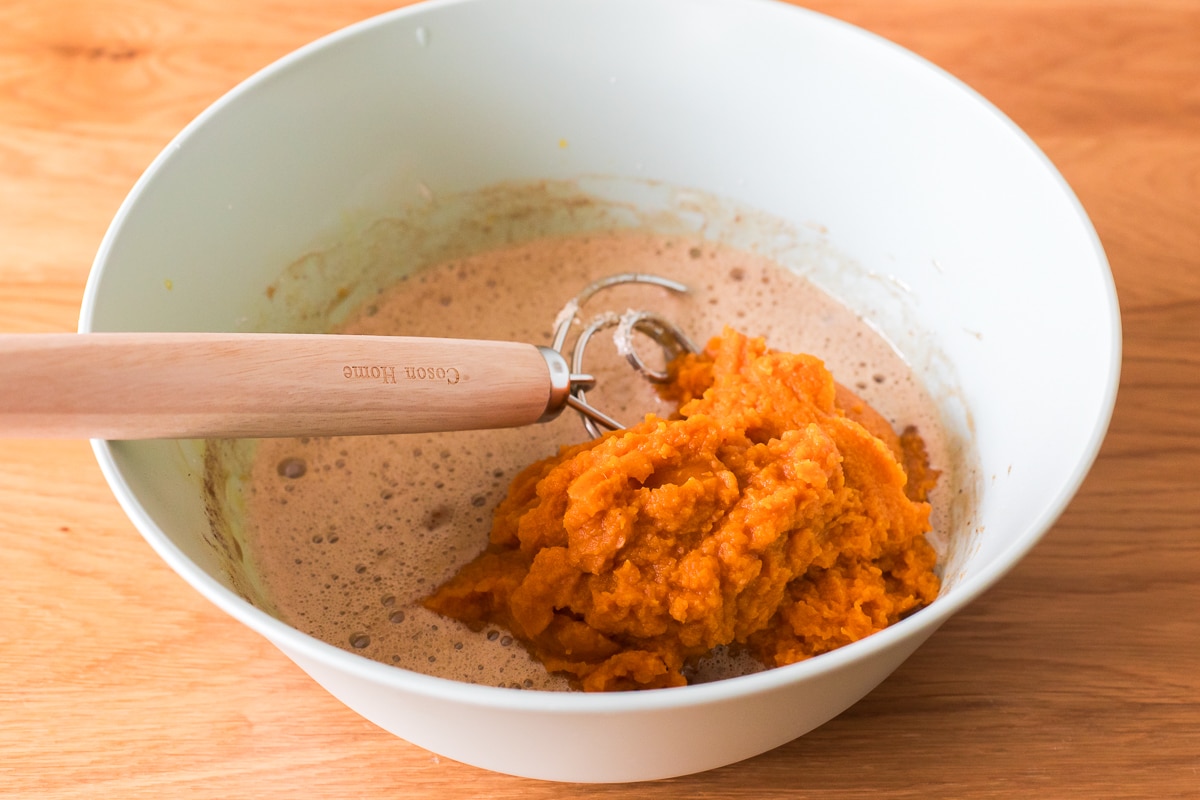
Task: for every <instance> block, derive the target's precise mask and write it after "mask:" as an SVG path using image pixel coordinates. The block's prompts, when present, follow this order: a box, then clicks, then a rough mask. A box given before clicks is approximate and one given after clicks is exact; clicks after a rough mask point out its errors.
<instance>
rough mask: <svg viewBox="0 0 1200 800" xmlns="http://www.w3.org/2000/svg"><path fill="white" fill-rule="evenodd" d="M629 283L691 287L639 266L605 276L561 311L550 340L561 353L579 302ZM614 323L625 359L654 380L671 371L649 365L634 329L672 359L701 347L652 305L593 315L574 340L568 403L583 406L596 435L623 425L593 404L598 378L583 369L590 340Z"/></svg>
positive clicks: (582, 411) (683, 289)
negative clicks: (639, 269)
mask: <svg viewBox="0 0 1200 800" xmlns="http://www.w3.org/2000/svg"><path fill="white" fill-rule="evenodd" d="M628 283H646V284H650V285H653V286H659V287H662V288H664V289H669V290H671V291H673V292H686V291H687V290H688V288H687V286H686V285H685V284H682V283H679V282H678V281H673V280H671V279H670V278H663V277H661V276H658V275H649V274H645V273H639V272H623V273H621V274H618V275H612V276H609V277H607V278H602V279H601V280H598V281H596V282H595V283H592V284H590V285H589V286H587V287H586V288H585V289H584V290H583V291H582V292H580V293H579V294H578V295H576V296H575V297H574V298H572V299H571V300H570V301H569V302H568V303H567V304H566V306H564V307H563V310H562V311H560V312H559V314H558V318H557V319H556V320H555V330H554V342H553V344H552V345H551V346H552V347H553V348H554V349H555V350H556V351H558V352H559V353H562V351H563V347H564V346H565V345H566V341H567V336H568V334H569V332H570V329H571V326H572V325H573V324H574V323H575V321H576V320H577V319H578V318H579V310H580V308H581V307H582V306H583V305H584V303H586V302H587V301H588V300H589V299H591V297H592V296H593V295H595V294H596V293H597V292H599V291H601V290H603V289H607V288H609V287H612V286H619V285H622V284H628ZM613 327H615V328H616V329H617V331H616V334H615V335H614V337H613V339H614V342H615V344H616V346H617V351H618V352H619V353H621V354H622V355H624V356H625V359H626V360H627V361H628V362H629V363H630V365H632V366H633V368H634V369H635V370H637V371H638V373H639V374H640V375H642V376H643V377H645V378H646V379H647V380H649V381H651V382H652V383H665V382H666V381H667V380H669V376H668V375H667V373H666V372H665V371H663V370H657V369H653V368H651V367H649V366H647V364H646V363H645V361H643V360H642V358H641V356H640V355H638V353H637V351H636V350H635V349H634V347H633V333H634V331H637V332H639V333H642V334H645V335H646V336H649V337H650V339H651V340H653V341H654V342H655V343H656V344H657V345H658V346H659V347H661V348H662V350H663V356H664V358H665V360H666V362H667V363H669V362H670V361H671V360H672V359H673V358H675V357H677V356H679V355H682V354H683V353H694V352H696V346H695V344H693V343H692V340H691V339H689V338H688V336H687V334H685V333H684V332H683V331H682V330H681V329H680V328H679V326H677V325H675V324H674V323H673V322H671V321H670V320H668V319H666V318H664V317H662V316H661V315H659V314H656V313H654V312H652V311H638V310H632V309H631V310H629V311H626V312H625V313H624V314H621V315H617V314H615V313H613V312H611V311H609V312H605V313H603V314H600V315H598V316H596V317H595V318H593V319H592V321H591V322H589V323H588V324H587V325H585V326H584V328H583V330H582V331H581V332H580V334H579V337H578V338H577V339H576V340H575V346H574V347H573V348H572V350H571V389H570V394H569V395H568V397H567V405H569V406H571V408H573V409H575V410H576V411H578V412H579V414H580V416H581V417H583V426H584V428H586V429H587V432H588V434H589V435H590V436H592V437H593V438H599V437H600V436H603V435H604V433H605V432H606V431H615V430H620V429H621V428H623V427H624V426H623V425H622V424H621V423H620V422H618V421H616V420H615V419H613V418H612V417H610V416H609V415H607V414H605V413H604V412H603V411H600V410H599V409H597V408H595V407H594V406H591V405H589V404H588V402H587V394H586V390H587V389H590V388H591V387H592V386H593V385H595V379H594V378H592V376H590V375H588V374H587V373H585V372H584V371H583V356H584V352H585V351H586V350H587V344H588V342H589V341H590V340H591V338H592V337H593V336H594V335H596V334H597V333H599V332H600V331H602V330H605V329H606V328H613Z"/></svg>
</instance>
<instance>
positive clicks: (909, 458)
mask: <svg viewBox="0 0 1200 800" xmlns="http://www.w3.org/2000/svg"><path fill="white" fill-rule="evenodd" d="M672 366H673V382H672V384H671V385H670V386H669V387H668V388H667V389H666V393H667V394H668V395H669V396H670V397H672V398H673V399H676V400H678V401H679V404H680V406H679V411H678V413H677V415H676V416H675V417H673V418H671V419H662V418H659V417H656V416H654V415H649V416H647V417H646V419H645V420H644V421H643V422H642V423H641V424H639V425H636V426H634V427H632V428H629V429H626V430H622V431H616V432H613V433H610V434H608V435H606V436H604V437H603V438H600V439H597V440H595V441H591V442H586V443H584V444H580V445H576V446H573V447H566V448H564V449H563V450H562V451H561V452H560V453H559V454H558V455H557V456H555V457H553V458H549V459H546V460H544V461H539V462H537V463H535V464H533V465H531V466H529V467H528V468H526V469H525V470H524V471H523V472H521V473H520V474H519V475H518V476H517V477H516V479H515V480H514V481H513V483H512V486H511V487H510V490H509V494H508V496H507V497H506V498H505V500H504V501H502V502H501V503H500V505H499V506H498V507H497V509H496V512H495V516H494V520H493V527H492V532H491V542H490V545H489V546H488V548H487V550H486V551H484V552H483V553H482V554H481V555H479V556H478V557H477V558H476V559H475V560H473V561H471V562H470V563H468V564H467V565H465V566H464V567H463V568H462V569H461V570H460V571H459V572H458V574H456V575H455V576H454V577H453V578H451V579H450V580H449V581H448V582H447V583H445V584H444V585H442V586H441V587H440V588H439V589H437V591H436V592H435V593H434V594H433V595H432V596H430V597H429V598H427V600H426V601H425V604H426V606H427V607H428V608H430V609H432V610H434V611H436V612H439V613H441V614H443V615H445V616H448V617H452V618H454V619H458V620H460V621H463V622H465V623H467V624H469V625H472V626H476V627H478V626H483V625H486V624H494V625H500V626H503V627H505V628H507V629H508V630H510V631H511V632H512V633H513V635H514V636H515V637H516V638H517V639H519V640H520V641H521V642H523V643H524V644H525V646H526V647H527V648H528V649H529V650H530V651H531V652H532V653H533V654H534V655H535V656H536V657H537V658H538V659H539V660H541V661H542V662H543V663H544V664H545V666H546V668H547V669H549V670H552V671H561V672H564V673H567V674H568V675H569V676H572V677H573V679H574V681H575V682H576V683H577V685H578V686H580V687H581V688H583V689H585V690H590V691H602V690H624V689H642V688H658V687H667V686H680V685H683V684H685V683H686V682H687V681H686V678H685V676H684V670H685V668H686V666H687V665H688V664H690V663H692V662H694V661H696V660H697V659H699V658H701V657H702V656H704V655H705V654H706V653H708V652H709V651H711V650H712V649H713V648H714V647H717V646H719V645H727V646H732V647H734V648H745V649H746V650H747V651H748V652H749V653H750V654H752V655H753V656H755V657H756V658H757V659H759V660H760V661H762V662H763V663H764V664H765V665H767V666H779V665H783V664H790V663H793V662H796V661H800V660H802V659H805V658H808V657H810V656H813V655H816V654H818V653H822V652H825V651H827V650H831V649H833V648H836V647H839V646H841V645H844V644H847V643H849V642H853V641H855V640H857V639H861V638H863V637H864V636H867V635H869V634H871V633H873V632H875V631H878V630H880V629H882V628H884V627H886V626H888V625H890V624H892V623H894V622H896V621H897V620H898V619H900V618H901V617H902V616H905V615H907V614H908V613H911V612H912V611H914V610H916V609H918V608H920V607H922V606H923V605H925V604H927V603H930V602H932V601H933V599H934V598H935V597H936V595H937V592H938V586H939V581H938V578H937V576H936V574H935V573H934V566H935V562H936V557H935V554H934V551H933V548H932V547H931V546H930V545H929V544H928V543H927V542H926V540H925V536H924V534H925V532H926V531H928V530H929V512H930V509H929V505H928V503H927V502H926V500H925V498H926V493H927V492H928V490H929V489H930V488H932V486H933V484H934V482H935V481H936V479H937V473H936V472H935V471H933V470H931V469H929V467H928V464H927V458H926V456H925V450H924V445H923V443H922V441H921V439H920V437H919V436H918V435H917V434H916V432H915V431H913V430H911V429H910V430H908V431H906V432H905V433H904V434H903V435H900V436H898V435H897V434H896V433H895V432H894V431H892V429H891V428H890V426H889V425H888V423H887V421H886V420H884V419H883V418H882V417H881V416H880V415H879V414H877V413H876V412H875V411H874V410H872V409H871V408H870V407H869V406H867V405H866V403H864V402H863V401H862V400H860V399H859V398H858V397H857V396H855V395H854V394H853V393H851V392H850V391H848V390H846V389H845V388H843V387H841V386H840V385H838V384H836V383H835V382H834V380H833V377H832V376H831V375H830V374H829V372H828V370H826V368H825V366H824V365H823V363H822V362H821V361H820V360H819V359H817V358H815V357H813V356H809V355H798V354H789V353H779V352H772V351H769V350H768V349H767V347H766V344H765V342H764V341H763V340H762V339H751V338H747V337H746V336H743V335H742V334H740V333H737V332H735V331H733V330H731V329H729V328H726V329H725V331H724V332H723V333H722V335H721V336H719V337H717V338H714V339H713V340H712V341H711V342H709V344H708V346H707V348H706V350H705V352H704V353H702V354H699V355H691V356H684V357H682V358H681V359H679V360H677V362H676V363H675V364H673V365H672Z"/></svg>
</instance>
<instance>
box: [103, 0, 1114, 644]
mask: <svg viewBox="0 0 1200 800" xmlns="http://www.w3.org/2000/svg"><path fill="white" fill-rule="evenodd" d="M534 181H543V182H544V183H542V184H539V185H537V186H536V188H535V189H531V188H530V182H534ZM496 187H499V188H496ZM506 187H507V188H506ZM514 187H518V188H514ZM530 191H536V192H541V195H540V196H541V197H542V198H543V200H542V201H541V204H540V205H538V206H537V213H536V214H533V215H532V216H531V217H527V219H532V220H533V222H527V223H525V224H526V227H525V228H524V229H523V230H524V234H528V235H536V234H537V233H539V232H553V231H565V230H578V229H580V228H586V227H587V226H592V225H597V226H604V225H617V224H620V225H650V226H652V227H653V226H655V225H657V226H659V227H663V226H667V227H670V226H676V227H679V228H681V229H689V228H690V229H691V230H693V231H696V232H699V233H700V234H702V235H704V236H708V237H710V238H714V239H721V240H724V241H728V242H730V243H733V244H736V245H741V246H754V247H756V248H758V249H760V250H763V251H766V252H768V253H770V254H773V255H775V256H777V257H778V258H779V259H780V260H781V261H783V262H785V263H787V264H789V265H790V266H793V267H794V268H796V269H799V270H801V271H803V272H805V273H806V274H807V275H809V276H810V277H811V278H812V280H814V281H815V282H816V283H818V284H819V285H821V286H823V287H824V288H826V289H827V290H828V291H829V292H831V293H832V294H834V295H835V296H837V297H839V298H841V299H842V300H843V301H844V302H845V303H847V304H848V305H850V306H851V307H852V308H854V309H855V310H857V311H858V312H860V313H861V314H862V315H863V316H864V317H865V318H867V319H868V320H870V321H871V323H872V324H873V325H875V326H876V327H877V328H878V329H880V330H881V331H882V332H883V333H884V334H885V335H886V336H888V337H889V338H890V339H891V341H892V342H893V343H894V344H895V345H896V347H897V348H898V349H899V350H900V351H901V352H902V353H904V354H905V356H906V357H908V358H909V360H910V362H911V363H912V364H913V365H914V367H915V368H916V369H917V371H918V373H919V374H921V375H922V376H923V377H924V379H925V380H926V383H927V386H928V388H929V389H930V391H931V393H932V394H933V395H934V397H935V399H936V400H937V401H938V403H939V405H940V407H941V408H942V412H943V417H944V421H945V424H946V426H947V428H948V429H949V430H950V431H952V432H953V434H954V435H955V436H956V437H957V438H958V440H959V441H960V442H962V445H963V452H962V458H963V463H964V464H967V463H970V464H972V465H974V471H972V472H970V473H969V474H964V476H963V477H962V485H963V486H964V487H965V488H966V489H967V490H969V492H970V503H969V505H964V506H963V507H962V513H961V515H960V516H959V517H958V518H957V521H956V523H955V525H956V530H954V531H953V532H952V536H951V538H952V540H953V548H952V552H951V558H950V561H949V563H948V565H947V578H948V588H947V590H946V591H945V592H944V596H943V598H942V599H940V600H939V604H944V606H943V610H942V611H938V612H937V614H936V615H935V616H938V615H940V616H939V617H938V618H941V619H944V616H945V615H948V614H949V613H950V612H951V611H952V610H953V608H955V607H957V606H958V605H960V604H961V602H965V601H966V600H968V599H970V597H973V596H974V595H976V594H978V592H980V591H982V589H983V588H984V587H985V586H986V585H987V584H988V583H990V582H991V581H993V580H994V579H995V578H996V577H997V576H998V575H999V574H1001V573H1003V572H1004V571H1005V570H1006V569H1008V568H1009V567H1010V566H1011V565H1012V564H1013V563H1014V562H1015V561H1016V559H1017V558H1018V557H1019V556H1020V555H1021V554H1023V553H1024V552H1025V551H1026V550H1027V549H1028V548H1029V547H1030V546H1032V544H1033V543H1034V542H1035V541H1036V540H1037V538H1038V537H1039V536H1040V535H1041V533H1042V532H1043V531H1044V530H1045V528H1046V527H1048V526H1049V524H1050V523H1051V522H1052V521H1053V519H1054V518H1055V517H1056V516H1057V514H1058V513H1059V512H1060V511H1061V510H1062V508H1063V506H1064V505H1065V503H1066V502H1067V500H1068V499H1069V498H1070V496H1071V495H1072V494H1073V492H1074V490H1075V488H1076V487H1077V486H1078V483H1079V481H1080V480H1082V477H1083V474H1084V473H1085V472H1086V469H1087V467H1088V466H1089V465H1090V462H1091V460H1092V458H1093V457H1094V455H1095V452H1096V450H1097V448H1098V446H1099V441H1100V438H1101V437H1102V435H1103V432H1104V428H1105V426H1106V423H1107V420H1108V415H1109V413H1110V411H1111V408H1112V403H1113V399H1114V393H1115V386H1116V371H1117V364H1118V358H1119V323H1118V319H1117V312H1116V302H1115V295H1114V292H1113V286H1112V280H1111V275H1110V273H1109V271H1108V268H1107V264H1106V262H1105V258H1104V255H1103V252H1102V250H1101V249H1100V246H1099V243H1098V241H1097V238H1096V236H1095V233H1094V231H1093V229H1092V227H1091V225H1090V223H1089V222H1088V220H1087V218H1086V215H1085V214H1084V213H1083V211H1082V209H1081V208H1080V206H1079V204H1078V202H1077V201H1076V200H1075V198H1074V196H1073V195H1072V193H1071V192H1070V190H1069V189H1068V187H1067V186H1066V185H1065V183H1064V182H1063V180H1062V179H1061V177H1060V176H1059V175H1058V173H1057V172H1056V171H1055V170H1054V169H1053V167H1052V166H1051V165H1050V164H1049V163H1048V161H1047V160H1046V159H1045V158H1044V157H1043V156H1042V155H1041V153H1040V152H1039V151H1038V150H1037V149H1036V148H1035V147H1034V146H1033V145H1032V144H1031V143H1030V141H1029V140H1028V139H1027V138H1026V137H1025V136H1024V135H1023V134H1022V133H1021V132H1020V131H1019V130H1018V129H1017V128H1016V127H1015V126H1013V125H1012V124H1011V123H1010V122H1008V121H1007V120H1006V119H1005V118H1004V117H1003V116H1002V115H1000V114H999V113H998V112H997V111H996V110H995V109H993V108H992V107H991V106H989V105H988V104H987V103H985V102H984V101H982V100H981V99H980V98H979V97H977V96H976V95H975V94H974V93H973V92H971V91H970V90H969V89H967V88H966V87H964V86H962V85H961V84H959V83H958V82H957V81H955V80H954V79H952V78H950V77H949V76H947V75H945V74H944V73H942V72H940V71H939V70H938V69H936V68H934V67H932V66H930V65H929V64H927V63H925V62H923V61H921V60H920V59H917V58H916V57H914V56H912V55H911V54H909V53H907V52H905V51H903V50H901V49H899V48H896V47H894V46H892V45H890V44H887V43H886V42H883V41H881V40H879V39H877V38H876V37H873V36H871V35H869V34H865V33H863V32H862V31H859V30H857V29H854V28H852V27H850V26H847V25H843V24H841V23H838V22H835V21H832V20H830V19H827V18H824V17H821V16H819V15H816V14H812V13H809V12H806V11H802V10H799V9H795V8H792V7H785V6H783V5H777V4H774V3H769V2H753V1H752V2H746V3H727V2H719V0H658V1H657V2H654V3H649V4H647V3H643V2H641V0H602V1H601V0H584V2H577V3H558V2H549V1H547V0H492V1H490V2H441V3H438V2H434V3H429V4H424V5H421V6H417V7H414V8H411V9H404V10H401V11H398V12H394V13H392V14H389V15H385V16H383V17H380V18H377V19H374V20H369V21H367V22H366V23H363V24H360V25H358V26H355V27H353V28H351V29H348V30H346V31H343V32H341V33H338V34H335V35H333V36H331V37H328V38H327V39H324V40H322V41H320V42H318V43H316V44H314V45H312V46H309V47H308V48H305V49H303V50H301V51H299V52H298V53H296V54H293V55H292V56H290V57H288V58H285V59H284V60H282V61H281V62H279V63H278V64H276V65H274V66H272V67H271V68H269V69H267V70H265V71H264V72H263V73H261V74H259V75H257V76H255V77H254V78H252V79H250V80H249V81H247V82H246V83H245V84H243V85H242V86H240V87H238V88H237V89H236V90H234V91H233V92H232V93H231V94H230V95H228V96H227V97H225V98H224V99H222V100H221V101H220V102H218V103H217V104H215V105H214V106H213V107H212V108H211V109H209V110H208V111H207V112H205V113H204V114H203V115H202V116H201V117H200V118H199V119H197V120H196V122H195V123H193V124H192V125H191V126H189V128H188V129H186V130H185V131H184V132H183V133H182V134H181V135H180V137H179V138H178V139H176V140H175V141H174V142H173V143H172V144H171V145H170V146H169V147H168V148H167V149H166V150H165V151H164V152H163V154H162V155H161V156H160V158H159V159H158V160H157V161H156V162H155V163H154V164H153V165H152V166H151V168H150V169H149V170H148V171H147V173H146V175H145V176H144V177H143V179H142V180H141V181H140V182H139V184H138V185H137V186H136V187H135V189H134V191H133V192H132V193H131V194H130V196H129V198H128V200H127V201H126V203H125V205H124V206H123V207H122V209H121V210H120V212H119V214H118V216H117V218H116V219H115V221H114V223H113V226H112V228H111V229H110V231H109V233H108V235H107V237H106V238H105V240H104V243H103V245H102V247H101V250H100V252H99V254H98V256H97V259H96V264H95V268H94V270H93V275H92V279H91V281H90V283H89V287H88V291H87V295H86V298H85V302H84V308H83V314H82V318H81V329H82V330H97V331H103V330H250V329H262V330H319V329H323V328H324V327H326V326H328V324H330V323H331V322H333V321H336V314H337V313H338V312H337V311H334V312H327V311H323V310H319V309H323V308H324V307H325V306H326V305H327V303H326V302H325V300H327V298H328V296H329V292H330V290H331V288H333V287H337V286H347V287H349V289H350V296H349V298H348V299H347V302H346V304H345V306H347V307H348V306H350V305H352V304H353V302H354V300H355V299H357V298H359V297H365V296H366V295H367V294H369V293H370V292H371V291H373V290H374V288H376V287H377V286H378V285H379V284H380V283H381V282H386V280H388V279H389V278H390V279H394V278H395V277H396V275H398V274H399V272H401V271H404V270H411V269H417V268H420V267H421V266H422V265H423V264H426V263H429V262H430V261H433V260H437V259H439V258H441V257H444V256H446V255H449V254H454V253H456V252H460V251H461V250H462V249H463V248H474V247H480V246H486V245H487V244H488V243H489V242H488V241H487V238H486V237H483V238H479V237H476V238H474V239H463V238H462V237H461V236H459V234H460V233H461V231H462V230H463V229H464V228H463V225H462V222H463V220H464V219H468V218H471V215H473V214H479V213H490V212H494V211H495V209H496V208H497V207H499V206H502V205H503V204H504V203H509V204H510V205H511V206H512V207H513V208H519V206H520V202H522V201H521V198H526V200H527V199H528V197H529V196H530V195H529V194H528V193H529V192H530ZM523 192H524V194H522V193H523ZM573 193H578V194H586V195H588V196H590V197H593V198H600V199H601V200H602V201H603V202H599V203H597V206H596V207H597V208H598V209H601V211H597V213H596V215H595V216H593V217H588V218H586V219H581V218H579V217H578V216H572V215H571V214H569V213H567V212H565V211H564V208H565V207H566V205H565V204H564V203H563V202H562V201H563V200H564V198H566V197H568V196H572V195H573ZM514 198H516V199H515V200H514ZM501 216H503V215H501ZM381 219H390V220H406V221H407V222H406V223H405V226H406V227H405V230H406V231H407V233H406V234H405V237H407V238H402V239H398V240H396V241H392V242H390V243H389V244H387V245H386V247H384V248H383V249H382V250H380V248H379V247H378V246H373V247H366V246H364V247H361V248H359V249H357V250H355V249H354V248H353V247H351V248H350V249H349V250H347V249H346V245H345V243H346V242H363V241H368V240H370V241H375V240H371V239H370V237H367V236H366V232H369V231H371V230H373V226H375V225H376V224H377V223H378V221H379V220H381ZM514 224H515V223H514ZM375 230H376V231H377V229H375ZM339 248H341V249H339ZM330 252H337V253H340V254H341V255H340V256H339V257H338V258H336V259H330V258H324V257H321V256H320V254H322V253H326V254H327V253H330ZM314 254H317V255H314ZM297 265H299V266H297ZM289 269H290V270H291V273H288V270H289ZM287 274H290V275H291V276H292V278H295V280H290V282H288V283H287V287H288V291H289V292H290V294H289V296H288V300H287V302H286V303H268V302H266V300H265V299H264V298H265V290H266V287H268V286H271V285H273V284H277V283H278V282H279V280H280V277H281V276H282V275H287ZM279 309H283V310H282V311H280V310H279ZM97 450H98V453H99V454H100V457H101V462H102V464H103V465H104V466H105V469H106V474H107V476H108V478H109V480H110V482H111V483H112V485H113V487H114V490H115V491H116V492H117V494H118V497H119V498H121V500H122V502H123V503H124V504H125V505H126V508H127V509H129V510H130V513H131V515H132V516H133V517H134V518H135V520H137V521H138V523H139V527H140V528H141V529H142V532H143V533H144V534H145V535H146V537H147V538H148V539H149V540H150V541H151V543H152V544H153V545H154V546H155V547H156V548H157V549H158V550H159V552H160V553H162V554H163V556H164V558H166V559H167V560H168V561H169V562H170V563H171V565H172V566H173V567H174V568H175V569H177V570H179V571H180V572H181V574H183V575H184V577H185V578H187V579H188V580H189V581H191V582H193V584H194V585H196V586H197V587H198V588H200V589H201V591H203V592H204V593H205V594H207V595H208V596H210V598H212V599H214V600H215V601H216V602H218V603H220V604H221V605H222V606H223V607H226V608H227V609H230V610H232V611H234V613H237V614H239V616H242V617H243V618H244V619H247V620H250V621H253V620H254V619H255V618H254V617H253V616H252V615H243V614H242V612H241V610H240V609H241V608H242V606H241V605H240V604H241V603H242V600H240V599H238V598H239V597H246V598H251V599H253V598H254V587H253V585H252V583H253V582H252V581H251V580H249V579H247V578H246V577H245V575H242V576H240V577H239V575H238V573H237V569H236V564H237V561H238V559H239V558H240V557H241V555H240V553H239V552H237V547H236V545H231V544H230V542H229V541H227V540H225V539H223V538H222V537H221V536H220V535H219V534H216V535H215V534H214V531H213V525H212V524H211V521H212V517H213V513H214V509H213V508H211V507H210V505H209V504H207V503H206V501H205V493H204V491H203V481H204V475H205V470H204V469H203V458H204V453H203V448H202V447H201V446H200V445H199V444H198V443H191V442H120V443H97ZM231 564H233V565H234V569H232V570H231V568H230V565H231ZM955 598H958V600H955ZM936 605H938V604H935V606H936Z"/></svg>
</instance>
